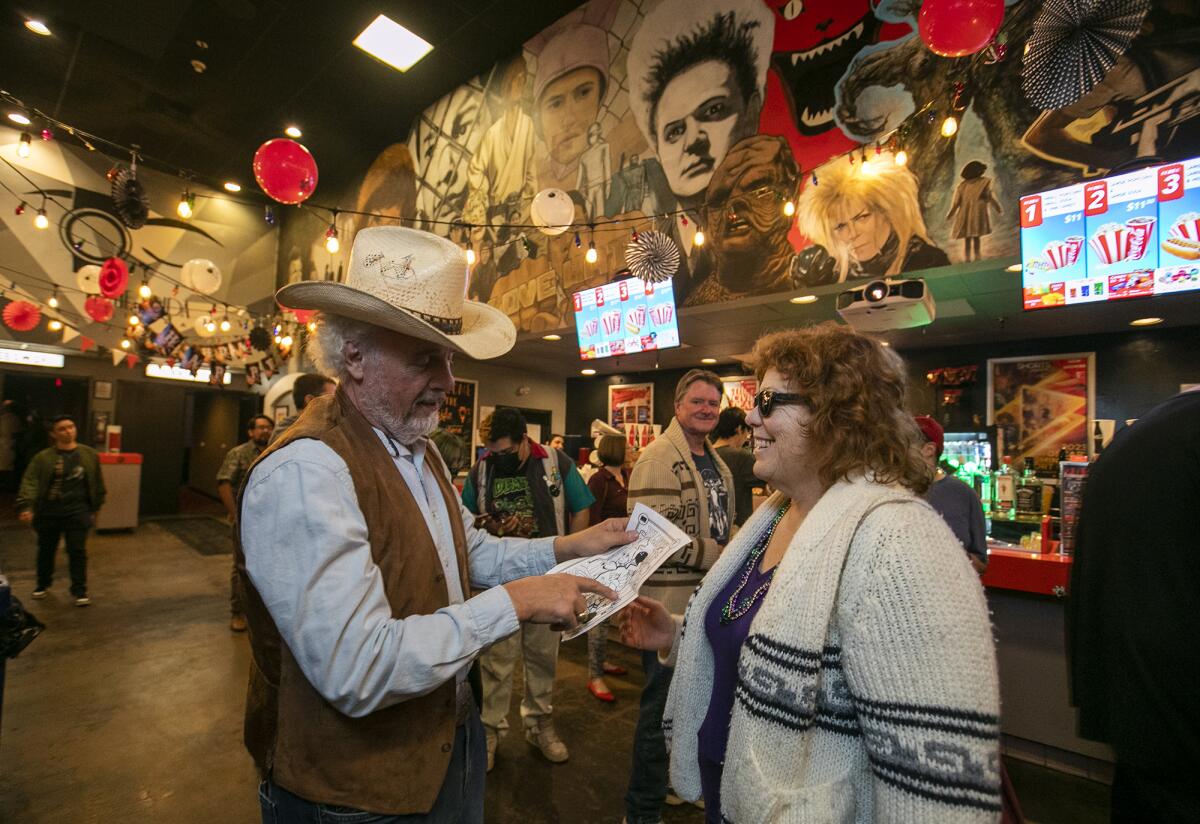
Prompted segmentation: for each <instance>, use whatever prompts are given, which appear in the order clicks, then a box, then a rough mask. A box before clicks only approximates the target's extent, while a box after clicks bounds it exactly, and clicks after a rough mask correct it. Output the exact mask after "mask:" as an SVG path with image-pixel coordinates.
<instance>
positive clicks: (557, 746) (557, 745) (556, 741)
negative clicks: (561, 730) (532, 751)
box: [525, 718, 570, 764]
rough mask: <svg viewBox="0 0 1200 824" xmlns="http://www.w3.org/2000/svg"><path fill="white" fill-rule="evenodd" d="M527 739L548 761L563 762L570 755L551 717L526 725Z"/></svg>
mask: <svg viewBox="0 0 1200 824" xmlns="http://www.w3.org/2000/svg"><path fill="white" fill-rule="evenodd" d="M525 740H526V741H528V742H529V743H530V744H532V745H533V746H535V747H537V748H538V749H539V750H541V751H542V755H544V756H546V760H547V761H551V762H553V763H555V764H561V763H563V762H564V761H566V760H567V759H568V758H569V757H570V753H568V752H567V745H566V744H564V743H563V742H562V739H560V738H559V737H558V733H556V732H555V731H554V722H553V721H551V720H550V719H549V718H545V719H542V720H541V721H539V722H537V723H535V724H534V725H533V726H531V727H526V728H525Z"/></svg>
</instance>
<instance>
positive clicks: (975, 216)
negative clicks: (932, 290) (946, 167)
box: [946, 160, 1004, 260]
mask: <svg viewBox="0 0 1200 824" xmlns="http://www.w3.org/2000/svg"><path fill="white" fill-rule="evenodd" d="M986 171H987V164H986V163H981V162H980V161H978V160H972V161H971V162H970V163H968V164H967V165H965V166H963V168H962V181H961V182H960V183H959V184H958V186H957V187H956V188H955V189H954V200H953V201H951V203H950V211H949V212H947V213H946V220H950V219H951V218H955V220H954V228H953V229H952V232H953V234H954V237H955V239H957V240H961V241H962V242H963V260H979V259H980V255H979V246H980V243H979V241H980V238H982V237H983V236H984V235H990V234H991V233H992V221H991V217H990V213H989V211H988V210H989V209H995V210H996V214H1000V213H1001V212H1002V211H1004V210H1003V209H1001V208H1000V203H999V201H997V200H996V196H995V195H994V194H992V179H991V178H990V177H985V176H984V174H983V173H984V172H986ZM956 216H957V217H956Z"/></svg>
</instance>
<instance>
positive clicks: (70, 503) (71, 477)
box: [17, 415, 104, 607]
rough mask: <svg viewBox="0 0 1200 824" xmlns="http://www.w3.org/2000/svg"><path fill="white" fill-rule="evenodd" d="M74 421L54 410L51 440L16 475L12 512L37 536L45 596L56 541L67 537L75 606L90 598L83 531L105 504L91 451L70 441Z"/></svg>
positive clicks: (39, 588) (40, 585) (38, 595)
mask: <svg viewBox="0 0 1200 824" xmlns="http://www.w3.org/2000/svg"><path fill="white" fill-rule="evenodd" d="M75 435H76V429H75V421H74V420H72V419H71V417H70V416H68V415H59V416H58V417H56V418H54V420H53V421H51V423H50V437H51V438H52V439H53V440H54V445H53V446H51V447H49V448H48V449H43V450H42V451H41V452H39V453H37V454H36V455H34V456H33V460H31V461H30V462H29V466H28V467H26V469H25V474H24V475H23V476H22V478H21V490H20V492H18V493H17V513H18V517H19V518H20V519H21V523H24V524H32V526H33V528H34V530H36V531H37V536H38V555H37V589H35V590H34V591H33V597H34V598H45V597H46V590H48V589H50V584H51V583H52V581H53V580H54V556H55V554H56V553H57V552H58V541H59V539H60V538H62V537H64V536H65V537H66V543H67V557H68V558H69V560H70V569H71V595H73V596H74V597H75V606H77V607H86V606H87V605H88V604H90V603H91V599H89V598H88V592H87V546H86V545H87V534H88V530H89V529H91V527H92V525H93V524H94V523H95V522H96V512H97V510H99V509H100V507H101V505H103V503H104V477H103V476H102V475H101V473H100V458H99V456H97V455H96V450H94V449H92V448H91V447H90V446H85V445H83V444H81V443H78V442H76V440H75Z"/></svg>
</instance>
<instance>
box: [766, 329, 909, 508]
mask: <svg viewBox="0 0 1200 824" xmlns="http://www.w3.org/2000/svg"><path fill="white" fill-rule="evenodd" d="M752 359H753V363H754V372H755V374H756V375H757V376H758V379H759V380H760V381H761V380H762V379H763V375H765V374H766V372H767V370H768V369H775V370H776V371H778V372H779V373H780V374H781V375H782V376H783V377H784V378H785V379H786V380H787V381H788V383H789V384H790V387H789V388H790V390H791V391H793V392H796V393H798V394H800V395H802V396H804V398H805V399H806V400H805V406H807V407H808V409H809V410H810V411H811V412H812V416H813V417H812V421H811V422H810V423H809V424H808V426H807V431H806V432H805V433H804V434H805V435H806V436H807V437H808V439H809V443H810V445H811V447H812V449H813V450H814V455H815V457H816V460H817V477H818V478H820V480H821V483H823V484H825V485H826V486H832V485H833V484H835V483H836V482H838V481H839V480H846V479H849V478H850V477H851V476H852V475H856V474H859V473H867V474H869V475H871V476H872V477H873V478H874V479H875V481H877V482H878V483H884V484H892V483H898V484H900V485H901V486H904V487H907V488H908V489H910V490H912V491H913V492H915V493H916V494H918V495H920V494H923V493H924V492H925V490H926V489H928V488H929V482H930V477H929V469H928V467H927V466H926V464H925V462H924V460H923V459H922V457H921V453H920V444H921V440H922V439H921V437H920V433H919V432H918V431H917V426H916V424H915V423H913V419H912V416H911V415H910V414H909V413H908V411H907V410H906V409H905V376H904V364H903V362H902V361H901V360H900V358H899V356H898V355H896V354H894V353H893V352H891V351H890V350H888V349H885V348H884V347H883V346H881V345H880V344H879V343H878V342H877V341H875V340H873V339H871V338H869V337H867V336H865V335H861V334H859V333H858V332H855V331H854V330H853V329H851V328H850V327H848V326H839V325H838V324H835V323H822V324H820V325H818V326H810V327H807V328H805V329H792V330H788V331H785V332H776V333H774V334H772V335H767V336H766V337H764V338H761V339H759V341H758V343H756V344H755V345H754V353H753V355H752Z"/></svg>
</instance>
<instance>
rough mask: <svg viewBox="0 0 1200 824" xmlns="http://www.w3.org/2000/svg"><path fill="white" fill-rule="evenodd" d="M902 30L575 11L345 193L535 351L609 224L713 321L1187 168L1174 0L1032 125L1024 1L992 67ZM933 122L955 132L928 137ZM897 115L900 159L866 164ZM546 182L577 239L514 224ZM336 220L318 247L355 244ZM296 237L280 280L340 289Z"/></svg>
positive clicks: (903, 21)
mask: <svg viewBox="0 0 1200 824" xmlns="http://www.w3.org/2000/svg"><path fill="white" fill-rule="evenodd" d="M919 10H920V2H919V0H805V2H799V0H592V2H589V3H587V4H586V5H584V6H583V7H581V8H580V9H578V10H576V11H575V12H573V13H571V14H570V15H568V16H566V17H564V18H563V19H561V20H559V21H558V22H557V23H555V24H554V25H553V26H551V27H550V28H548V29H546V30H545V31H543V32H541V33H540V34H538V35H537V36H536V37H534V38H532V39H531V40H529V41H528V42H527V43H526V44H525V45H524V48H523V49H522V50H521V52H520V53H518V54H514V55H512V56H511V57H509V58H508V59H507V60H505V61H503V62H501V63H500V64H498V65H496V66H495V67H493V68H492V69H491V70H489V71H488V72H487V73H485V74H483V75H481V76H479V77H477V78H475V79H474V80H472V81H471V82H469V83H467V84H465V85H463V86H460V87H458V88H457V89H455V90H454V91H453V92H452V93H450V94H448V95H446V96H445V97H443V98H442V99H441V100H439V101H438V102H437V103H435V104H434V105H433V106H431V107H430V108H429V109H427V110H426V111H425V112H424V113H423V114H422V116H421V117H420V118H419V119H418V121H417V122H416V123H415V124H413V127H412V130H411V132H410V136H409V139H408V141H407V144H406V145H405V146H401V145H397V146H393V147H391V148H389V149H388V150H387V151H386V152H385V153H384V155H387V156H388V158H389V160H387V161H383V162H382V167H383V168H382V169H376V168H375V167H374V166H373V167H372V168H373V171H372V173H369V174H368V175H367V179H368V180H367V181H365V182H364V189H365V188H367V182H369V181H370V180H371V179H372V176H374V180H375V182H374V183H373V184H372V186H371V187H370V188H371V190H372V192H376V193H386V194H385V195H383V196H384V197H385V199H387V202H388V203H389V204H390V208H392V209H393V210H394V211H392V212H391V213H393V214H396V215H412V216H414V217H415V220H414V224H415V225H417V226H418V227H420V228H424V229H428V230H430V231H434V232H437V233H438V234H441V235H444V236H447V237H449V238H451V239H453V240H454V241H455V242H458V243H460V244H462V245H464V247H465V246H467V245H470V246H471V247H472V248H474V249H475V251H476V254H477V262H476V264H475V266H474V269H473V271H472V277H471V283H470V287H469V291H470V294H471V296H472V297H473V298H475V299H477V300H484V301H487V302H489V303H491V304H492V305H494V306H496V307H498V308H500V309H501V310H502V311H504V312H505V313H506V314H508V315H509V317H511V318H512V319H513V321H514V323H515V324H516V325H517V327H518V329H520V330H521V331H525V332H546V331H551V330H558V329H563V328H566V327H569V326H570V325H571V323H572V322H573V321H572V315H573V313H572V307H571V303H570V295H571V294H572V293H573V292H575V291H578V290H580V289H585V288H590V287H594V286H597V285H599V284H601V283H604V282H607V281H609V280H612V279H613V277H614V276H615V275H616V274H617V273H618V272H619V271H620V270H621V269H623V268H625V265H626V264H625V247H626V246H627V245H628V244H629V242H630V238H631V234H632V231H634V230H636V231H639V232H640V231H644V230H647V229H655V230H658V231H660V232H663V233H664V234H665V235H667V236H668V237H669V238H671V240H672V241H673V242H674V243H675V244H676V245H677V247H678V248H679V251H680V257H681V260H680V264H679V268H678V271H677V272H676V273H675V276H674V288H675V293H676V298H677V300H679V301H680V303H681V304H683V305H697V304H707V303H715V302H721V301H728V300H735V299H739V298H742V297H747V296H752V295H762V294H771V293H775V292H781V291H791V290H796V289H802V288H807V287H812V286H820V285H825V284H833V283H840V282H844V281H850V280H854V279H857V278H865V277H878V276H889V275H899V274H902V273H908V272H915V271H921V270H925V269H929V268H933V267H938V266H945V265H947V264H949V263H958V262H963V261H969V260H983V259H993V258H1002V257H1009V256H1013V257H1015V256H1016V255H1017V254H1018V252H1019V248H1018V247H1019V240H1018V232H1017V215H1016V209H1015V204H1016V202H1017V199H1018V197H1019V196H1020V195H1021V194H1023V193H1027V192H1031V191H1037V190H1042V189H1048V188H1053V187H1057V186H1061V185H1065V184H1067V183H1071V182H1074V181H1076V180H1078V179H1079V177H1080V175H1081V174H1087V175H1095V174H1104V173H1107V172H1108V171H1109V170H1111V169H1112V168H1113V167H1115V166H1116V165H1118V164H1119V163H1121V162H1124V161H1125V160H1128V159H1131V158H1133V157H1135V156H1141V155H1152V154H1157V155H1163V156H1167V157H1171V156H1178V155H1181V154H1186V153H1189V152H1190V153H1192V154H1194V153H1195V147H1196V145H1197V143H1196V131H1197V129H1196V126H1197V124H1200V118H1197V113H1198V111H1200V109H1198V107H1197V106H1196V105H1195V101H1196V99H1197V97H1198V96H1200V93H1198V92H1197V88H1200V53H1198V52H1196V50H1195V49H1194V48H1191V46H1190V45H1189V44H1191V43H1193V42H1194V39H1195V37H1196V36H1197V14H1196V8H1195V5H1194V3H1189V2H1188V0H1165V2H1161V3H1156V4H1155V8H1154V9H1153V10H1152V11H1151V13H1150V15H1149V16H1148V17H1147V18H1146V22H1145V24H1144V25H1143V29H1142V32H1141V34H1140V35H1139V36H1138V37H1137V38H1136V39H1135V40H1134V44H1133V47H1131V49H1130V51H1129V53H1128V54H1127V55H1126V56H1124V57H1122V58H1121V59H1120V61H1119V62H1118V63H1117V65H1116V66H1115V67H1114V69H1113V70H1112V71H1111V72H1110V73H1109V75H1108V76H1107V77H1106V78H1105V80H1104V82H1102V83H1101V84H1100V85H1099V86H1097V87H1096V88H1095V89H1094V90H1093V91H1092V92H1090V93H1089V94H1088V95H1086V96H1085V97H1084V98H1083V99H1081V100H1079V101H1078V102H1076V103H1075V104H1072V105H1071V106H1068V107H1066V108H1064V109H1061V110H1056V111H1049V112H1040V111H1038V110H1037V109H1035V108H1034V107H1033V106H1031V105H1030V104H1029V103H1028V102H1027V101H1026V98H1025V95H1024V92H1023V91H1022V87H1021V84H1022V78H1021V66H1020V56H1019V54H1017V52H1018V51H1019V44H1021V43H1023V42H1025V41H1026V40H1027V39H1028V36H1029V33H1030V31H1031V29H1032V25H1033V21H1034V19H1035V18H1036V17H1037V15H1038V13H1039V12H1040V11H1041V2H1040V1H1039V0H1010V2H1008V4H1007V10H1006V13H1005V21H1004V25H1003V28H1002V33H1003V36H1004V38H1005V39H1006V41H1007V43H1008V44H1009V47H1008V50H1009V52H1010V54H1009V55H1008V57H1007V59H1006V60H1001V61H1000V62H995V61H991V60H989V59H976V58H970V57H969V58H963V59H958V60H955V59H949V58H944V57H939V56H937V55H935V54H933V53H932V52H930V51H929V49H928V48H927V47H926V46H925V45H924V43H923V42H922V41H921V39H920V38H919V37H918V36H917V34H916V28H917V26H916V15H917V13H918V11H919ZM959 84H961V86H960V85H959ZM927 104H932V105H931V106H930V107H929V108H928V109H926V106H927ZM917 112H921V115H920V116H918V117H910V116H912V115H914V113H917ZM951 113H953V114H954V115H955V117H956V118H957V121H958V126H959V128H958V131H957V133H956V134H954V135H953V136H951V137H949V138H947V137H943V136H942V134H941V131H940V128H941V123H942V120H943V119H944V118H945V117H946V116H947V115H949V114H951ZM906 120H907V121H908V123H907V127H906V129H905V132H904V134H903V143H902V145H887V144H884V143H883V141H884V139H885V138H887V137H889V136H891V135H892V132H893V131H894V130H895V129H896V127H897V126H899V125H900V124H901V123H904V122H905V121H906ZM900 148H903V150H904V153H905V156H906V160H907V162H906V164H900V163H897V162H896V161H897V160H898V159H899V158H898V157H897V156H896V155H895V154H893V152H894V151H897V150H898V149H900ZM851 150H854V151H853V153H852V154H850V155H849V156H848V155H847V153H848V152H850V151H851ZM384 155H381V158H383V157H384ZM848 157H849V158H852V160H851V159H848ZM380 164H381V161H378V160H377V161H376V165H380ZM548 187H555V188H560V189H562V190H564V191H566V192H567V193H568V195H569V197H570V198H571V200H572V202H573V204H574V207H575V214H574V223H575V224H576V225H577V226H579V227H581V229H580V231H579V232H578V234H577V233H576V232H575V231H573V230H572V231H567V232H565V233H562V234H559V235H556V236H549V235H547V234H544V233H542V232H540V231H538V230H537V229H533V228H528V227H530V226H531V225H532V224H533V223H534V220H533V219H532V216H531V214H530V204H531V202H532V200H533V197H534V195H535V194H536V193H537V192H539V191H541V190H543V189H546V188H548ZM788 201H792V202H793V203H794V205H795V207H796V210H795V214H794V215H786V214H784V210H783V206H784V204H785V203H787V202H788ZM339 202H346V203H349V202H355V203H357V204H359V207H360V208H362V204H363V203H366V202H371V197H370V196H368V197H364V194H363V192H362V191H360V192H357V193H354V192H351V193H347V197H346V198H344V199H343V200H341V201H339ZM367 210H368V211H373V209H367ZM343 220H344V219H343V218H339V219H338V229H339V234H341V233H342V232H343V225H344V226H345V230H348V231H350V232H352V231H353V230H354V228H356V226H355V225H354V224H353V223H351V222H349V221H347V222H346V223H345V224H343V222H342V221H343ZM501 223H503V224H508V225H505V226H497V225H495V224H501ZM304 225H305V226H306V227H307V228H306V229H305V230H304V231H305V232H306V234H305V235H304V238H303V239H302V241H303V242H295V243H293V242H292V239H291V238H289V237H287V236H286V235H287V234H288V232H287V227H286V226H285V232H284V235H285V237H284V238H283V239H282V241H281V249H282V250H286V249H291V248H292V247H293V246H294V247H295V248H296V249H297V258H296V260H295V262H292V261H291V259H290V258H289V260H288V261H286V262H281V272H280V277H281V279H282V278H284V277H285V276H289V277H290V276H295V275H294V274H293V275H287V274H286V272H293V273H296V272H306V273H309V274H307V275H304V276H306V277H307V276H311V277H332V278H337V277H339V271H340V267H343V266H344V259H345V255H346V254H347V253H348V247H349V244H348V243H344V244H343V249H342V252H341V253H340V254H339V255H338V256H330V255H329V254H328V253H327V252H325V251H324V249H323V247H322V245H321V241H322V237H323V233H324V232H325V230H326V229H327V228H328V216H327V215H312V216H308V217H306V220H305V224H304ZM699 231H703V232H704V235H705V238H706V240H707V242H705V243H703V244H700V243H696V239H697V232H699ZM348 236H349V235H345V234H342V237H348ZM590 243H594V244H595V247H596V251H597V262H596V263H595V264H588V263H586V262H585V260H584V250H585V249H586V247H587V246H588V245H589V244H590ZM305 250H308V253H309V254H310V257H311V259H312V260H311V261H310V260H309V259H305V258H304V254H305ZM313 261H315V262H313Z"/></svg>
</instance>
